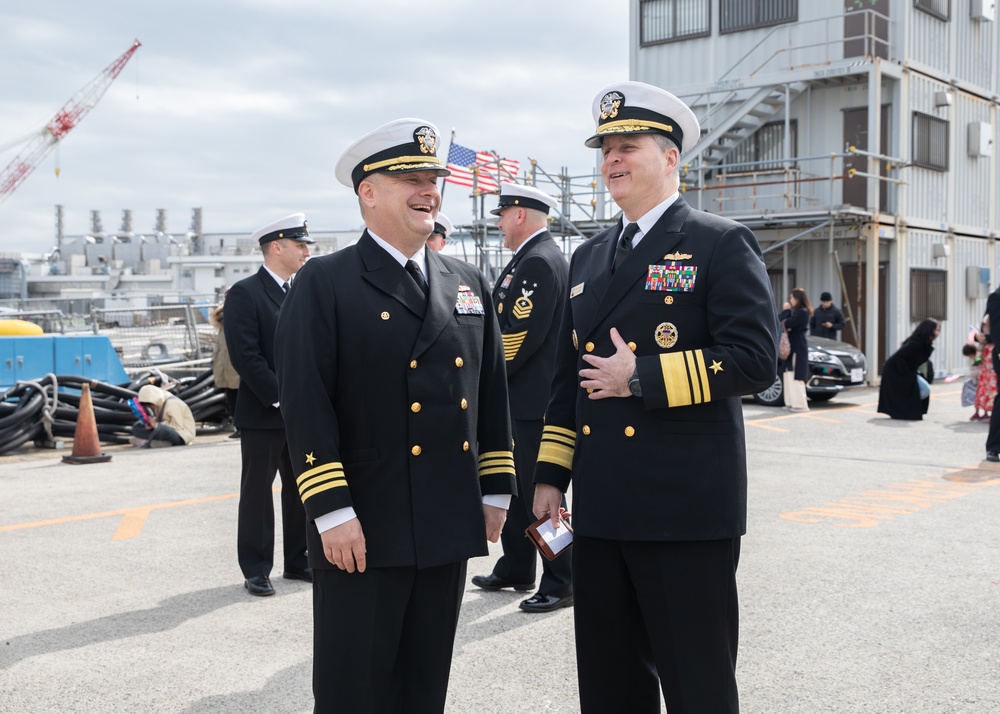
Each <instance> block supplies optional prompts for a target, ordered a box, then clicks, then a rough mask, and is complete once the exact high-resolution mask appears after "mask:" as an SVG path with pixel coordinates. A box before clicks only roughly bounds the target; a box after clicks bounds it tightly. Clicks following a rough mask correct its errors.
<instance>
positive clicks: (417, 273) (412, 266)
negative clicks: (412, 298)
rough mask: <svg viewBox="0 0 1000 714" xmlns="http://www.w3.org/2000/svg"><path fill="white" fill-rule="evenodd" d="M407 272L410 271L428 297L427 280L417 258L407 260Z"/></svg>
mask: <svg viewBox="0 0 1000 714" xmlns="http://www.w3.org/2000/svg"><path fill="white" fill-rule="evenodd" d="M406 272H407V273H409V274H410V277H411V278H413V280H414V282H416V284H417V285H419V286H420V289H421V290H422V291H423V293H424V297H427V281H426V280H424V273H423V271H422V270H420V266H419V265H417V262H416V261H415V260H408V261H406Z"/></svg>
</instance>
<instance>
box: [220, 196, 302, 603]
mask: <svg viewBox="0 0 1000 714" xmlns="http://www.w3.org/2000/svg"><path fill="white" fill-rule="evenodd" d="M250 239H251V240H252V241H255V242H257V244H258V245H260V249H261V252H262V253H263V254H264V265H262V266H261V268H260V270H258V271H257V274H256V275H251V276H250V277H248V278H244V279H243V280H240V281H239V282H238V283H236V284H235V285H233V287H232V288H231V289H230V290H229V292H228V293H227V295H226V319H225V320H224V321H223V330H224V331H225V334H226V344H227V345H228V346H229V358H230V360H231V361H232V363H233V367H235V368H236V372H237V373H238V374H239V375H240V386H239V391H238V392H237V394H236V417H235V420H234V423H235V425H236V428H237V429H239V430H240V431H241V432H242V437H241V439H240V451H241V452H242V457H243V467H242V477H241V479H240V502H239V518H238V522H237V538H236V552H237V558H238V559H239V563H240V569H241V570H242V571H243V576H244V578H245V581H244V587H246V589H247V591H248V592H249V593H250V594H251V595H258V596H267V595H273V594H274V587H273V586H272V585H271V579H270V575H271V568H272V567H273V564H274V493H273V491H272V486H273V484H274V474H275V472H277V473H278V474H279V475H280V476H281V526H282V535H283V539H282V541H283V547H284V571H283V573H282V576H283V577H284V578H285V579H287V580H305V581H310V580H311V579H312V573H311V571H310V570H309V566H308V561H307V558H306V517H305V511H304V510H303V509H302V502H301V500H300V499H299V497H298V489H296V487H295V475H294V474H293V473H292V466H291V463H289V460H288V446H287V444H286V442H285V424H284V422H283V421H282V420H281V411H280V410H279V404H278V378H277V377H276V376H275V373H274V328H275V325H277V324H278V312H279V310H280V309H281V305H282V303H284V301H285V293H286V292H287V291H288V287H289V282H290V281H291V279H292V275H293V274H294V273H296V272H297V271H298V270H299V268H301V267H302V264H303V263H305V261H306V259H307V258H308V257H309V246H310V245H311V244H313V243H315V242H316V241H314V240H313V239H312V238H310V237H309V227H308V225H307V224H306V216H305V214H304V213H294V214H292V215H290V216H286V217H285V218H282V219H281V220H279V221H275V222H273V223H269V224H268V225H266V226H263V227H262V228H259V229H258V230H256V231H254V233H253V235H252V236H250Z"/></svg>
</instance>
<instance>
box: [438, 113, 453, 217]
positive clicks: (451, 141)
mask: <svg viewBox="0 0 1000 714" xmlns="http://www.w3.org/2000/svg"><path fill="white" fill-rule="evenodd" d="M454 143H455V127H452V128H451V138H450V139H448V151H447V152H446V153H445V155H444V165H445V168H447V167H448V156H449V155H450V154H451V145H452V144H454ZM447 178H448V177H447V176H446V177H445V178H444V179H442V180H441V205H442V206H443V205H444V187H445V186H447V185H448V180H447Z"/></svg>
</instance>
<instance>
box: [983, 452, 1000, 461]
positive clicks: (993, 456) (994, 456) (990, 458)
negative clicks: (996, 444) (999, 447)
mask: <svg viewBox="0 0 1000 714" xmlns="http://www.w3.org/2000/svg"><path fill="white" fill-rule="evenodd" d="M986 460H987V461H1000V456H998V455H997V452H995V451H987V452H986Z"/></svg>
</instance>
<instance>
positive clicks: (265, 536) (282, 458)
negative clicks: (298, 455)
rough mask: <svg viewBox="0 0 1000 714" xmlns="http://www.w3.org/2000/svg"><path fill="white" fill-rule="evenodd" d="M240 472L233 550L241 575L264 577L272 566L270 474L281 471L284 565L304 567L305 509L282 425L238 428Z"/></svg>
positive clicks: (272, 537)
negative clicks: (279, 427)
mask: <svg viewBox="0 0 1000 714" xmlns="http://www.w3.org/2000/svg"><path fill="white" fill-rule="evenodd" d="M240 450H241V452H242V455H243V472H242V474H241V478H240V502H239V513H238V518H237V533H236V554H237V557H238V559H239V563H240V570H242V571H243V576H244V577H246V578H252V577H255V576H258V575H265V576H268V575H270V574H271V569H272V568H273V567H274V493H273V491H272V489H273V484H274V475H275V473H277V474H279V475H280V476H281V525H282V541H283V545H284V555H285V560H284V564H285V570H305V569H306V568H307V567H308V566H309V560H308V558H307V557H306V510H305V507H304V506H303V505H302V499H301V498H300V497H299V489H298V486H297V485H296V483H295V473H294V472H293V471H292V464H291V461H290V459H289V456H288V443H287V441H286V440H285V430H284V429H243V438H242V439H240Z"/></svg>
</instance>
